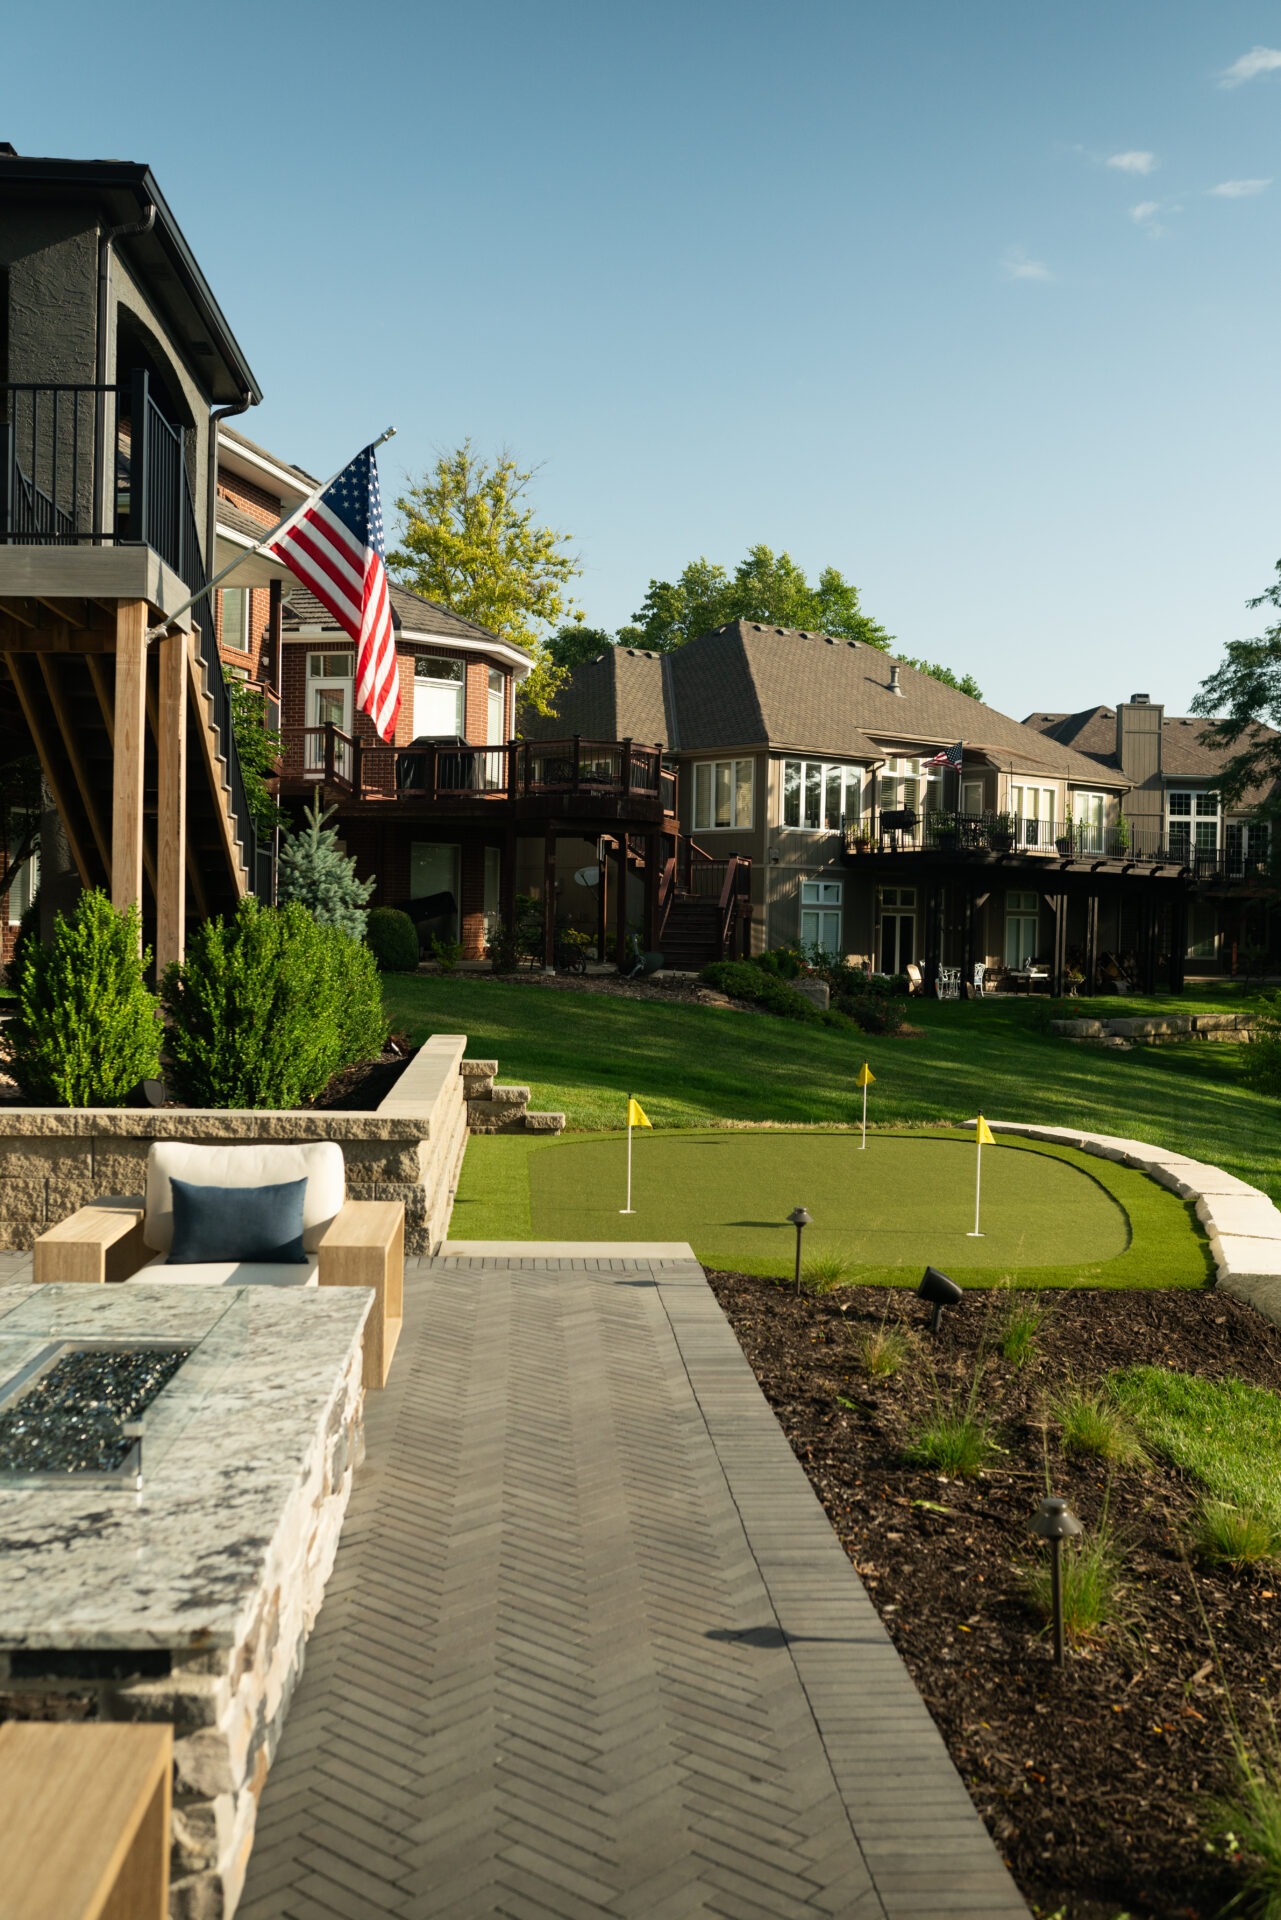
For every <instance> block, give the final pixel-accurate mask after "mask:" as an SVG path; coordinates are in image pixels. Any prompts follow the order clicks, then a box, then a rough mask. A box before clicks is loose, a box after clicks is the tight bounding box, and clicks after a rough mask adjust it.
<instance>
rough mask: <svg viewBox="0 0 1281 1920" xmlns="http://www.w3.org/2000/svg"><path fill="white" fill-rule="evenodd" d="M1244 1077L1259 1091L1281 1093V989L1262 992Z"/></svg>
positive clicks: (1246, 1058) (1246, 1056) (1247, 1049)
mask: <svg viewBox="0 0 1281 1920" xmlns="http://www.w3.org/2000/svg"><path fill="white" fill-rule="evenodd" d="M1245 1077H1246V1079H1247V1081H1248V1082H1249V1083H1250V1085H1251V1086H1252V1087H1254V1088H1256V1089H1257V1090H1258V1092H1259V1093H1271V1094H1281V993H1278V992H1276V991H1275V989H1274V990H1273V991H1272V992H1271V993H1262V994H1260V995H1259V1011H1258V1013H1257V1015H1256V1016H1255V1022H1254V1038H1253V1040H1251V1042H1250V1044H1249V1046H1248V1047H1247V1048H1246V1050H1245Z"/></svg>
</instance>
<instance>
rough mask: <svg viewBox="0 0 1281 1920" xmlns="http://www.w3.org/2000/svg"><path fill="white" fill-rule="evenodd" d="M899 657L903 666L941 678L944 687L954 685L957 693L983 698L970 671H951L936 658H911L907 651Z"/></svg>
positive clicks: (937, 678) (934, 678) (973, 697)
mask: <svg viewBox="0 0 1281 1920" xmlns="http://www.w3.org/2000/svg"><path fill="white" fill-rule="evenodd" d="M899 659H900V660H901V661H902V662H903V665H904V666H905V667H915V668H916V671H917V672H918V673H928V674H929V676H930V679H931V680H941V681H942V682H943V685H944V686H945V687H955V688H956V691H957V692H958V693H968V694H969V696H970V699H971V700H981V699H982V698H983V689H982V687H981V686H980V685H979V683H978V681H977V680H976V679H975V678H974V675H973V674H972V673H953V671H952V669H951V667H945V666H943V665H942V664H941V663H940V662H939V661H937V660H913V658H912V656H911V654H908V653H901V654H900V655H899Z"/></svg>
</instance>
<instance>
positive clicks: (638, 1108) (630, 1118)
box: [627, 1094, 651, 1127]
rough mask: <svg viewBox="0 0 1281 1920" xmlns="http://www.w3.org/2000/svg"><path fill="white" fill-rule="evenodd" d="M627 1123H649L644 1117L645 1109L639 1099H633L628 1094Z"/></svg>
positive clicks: (639, 1125)
mask: <svg viewBox="0 0 1281 1920" xmlns="http://www.w3.org/2000/svg"><path fill="white" fill-rule="evenodd" d="M627 1124H628V1126H629V1127H648V1126H650V1124H651V1123H650V1122H649V1121H648V1120H647V1119H646V1118H645V1109H644V1107H642V1105H641V1103H640V1101H639V1100H633V1099H632V1097H631V1095H630V1094H628V1096H627Z"/></svg>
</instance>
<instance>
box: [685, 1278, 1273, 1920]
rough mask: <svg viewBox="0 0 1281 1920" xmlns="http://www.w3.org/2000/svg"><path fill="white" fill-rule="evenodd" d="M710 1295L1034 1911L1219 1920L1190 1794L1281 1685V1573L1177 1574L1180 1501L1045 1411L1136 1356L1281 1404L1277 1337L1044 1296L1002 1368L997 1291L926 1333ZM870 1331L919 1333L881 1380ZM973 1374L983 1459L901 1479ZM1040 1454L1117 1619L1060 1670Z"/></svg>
mask: <svg viewBox="0 0 1281 1920" xmlns="http://www.w3.org/2000/svg"><path fill="white" fill-rule="evenodd" d="M709 1278H710V1280H711V1283H712V1286H713V1289H714V1290H715V1293H716V1296H717V1298H718V1299H719V1301H720V1303H721V1305H722V1307H723V1308H724V1310H725V1312H726V1314H727V1316H728V1317H729V1320H730V1323H731V1324H732V1326H733V1328H734V1331H735V1333H736V1334H737V1336H738V1339H739V1342H740V1344H741V1346H742V1348H743V1351H744V1353H745V1354H746V1356H747V1358H748V1360H749V1362H750V1364H751V1366H752V1368H753V1370H754V1371H755V1373H756V1377H757V1379H758V1380H759V1381H760V1383H761V1387H762V1390H763V1391H764V1393H765V1395H766V1397H767V1398H768V1400H769V1402H770V1404H771V1406H772V1407H773V1408H774V1411H775V1413H776V1415H777V1416H778V1419H779V1421H780V1423H781V1424H782V1427H783V1430H784V1431H785V1433H786V1434H787V1437H788V1439H789V1440H790V1442H791V1444H792V1447H793V1449H794V1451H795V1452H796V1455H797V1457H798V1458H799V1460H800V1461H801V1463H802V1465H803V1466H804V1467H805V1470H806V1472H807V1473H808V1475H809V1477H810V1480H811V1483H812V1484H813V1487H814V1490H815V1492H816V1493H817V1495H818V1497H819V1499H820V1500H821V1501H822V1503H823V1505H824V1507H825V1508H826V1510H827V1513H828V1516H829V1518H830V1519H831V1522H832V1525H833V1527H834V1528H835V1530H836V1532H837V1534H838V1535H839V1537H840V1540H841V1543H842V1545H843V1546H844V1548H845V1550H846V1552H847V1553H848V1554H849V1556H850V1559H851V1560H852V1561H853V1563H854V1566H855V1567H856V1569H857V1570H858V1572H859V1574H860V1575H861V1577H862V1579H863V1582H864V1584H865V1585H866V1587H867V1589H868V1591H869V1593H870V1594H871V1597H872V1599H873V1602H874V1603H875V1605H876V1607H877V1609H878V1611H879V1612H880V1615H881V1618H882V1619H883V1621H884V1623H885V1626H886V1628H887V1630H888V1631H889V1633H890V1635H891V1636H892V1638H893V1640H894V1643H895V1645H896V1646H897V1647H898V1649H899V1652H900V1653H901V1654H902V1656H903V1658H904V1660H905V1661H906V1663H907V1666H908V1669H909V1671H910V1672H911V1674H912V1677H913V1679H914V1680H915V1682H916V1684H917V1686H918V1687H919V1689H920V1691H921V1694H922V1695H923V1697H924V1699H925V1701H926V1704H927V1705H928V1707H929V1709H930V1712H931V1713H932V1714H933V1716H934V1718H935V1720H936V1722H937V1724H938V1726H939V1728H940V1730H941V1732H942V1734H943V1737H944V1739H945V1740H946V1741H947V1744H948V1747H949V1750H950V1752H951V1754H952V1758H953V1760H954V1761H955V1763H956V1765H957V1768H958V1769H959V1771H960V1773H961V1776H962V1778H963V1779H964V1780H965V1783H966V1785H967V1787H968V1788H969V1791H970V1794H971V1797H972V1798H973V1800H974V1803H975V1805H976V1807H977V1808H978V1810H979V1812H980V1814H981V1815H982V1817H983V1819H984V1821H985V1822H986V1824H987V1826H988V1829H989V1831H990V1832H991V1834H992V1836H993V1838H994V1839H995V1841H996V1843H997V1845H998V1846H999V1847H1000V1849H1001V1851H1002V1853H1003V1855H1004V1856H1005V1858H1006V1859H1007V1860H1008V1861H1009V1864H1010V1866H1011V1868H1012V1870H1013V1872H1014V1874H1015V1876H1016V1878H1017V1880H1018V1882H1019V1885H1020V1887H1021V1888H1022V1890H1023V1893H1024V1896H1025V1898H1027V1900H1028V1901H1029V1903H1030V1904H1031V1905H1032V1908H1033V1911H1034V1912H1035V1913H1037V1914H1044V1915H1047V1916H1048V1915H1056V1916H1062V1920H1118V1916H1122V1915H1124V1916H1126V1917H1127V1920H1211V1916H1214V1915H1217V1914H1218V1913H1219V1912H1220V1910H1221V1908H1222V1907H1223V1905H1224V1903H1225V1902H1226V1901H1227V1900H1228V1899H1230V1898H1231V1896H1232V1895H1233V1894H1234V1893H1235V1892H1237V1891H1238V1890H1239V1887H1240V1880H1239V1877H1238V1875H1237V1874H1236V1873H1235V1872H1234V1870H1233V1868H1232V1866H1231V1864H1230V1863H1229V1862H1228V1861H1227V1860H1226V1859H1225V1858H1224V1857H1223V1855H1222V1853H1221V1852H1219V1853H1213V1852H1210V1851H1207V1849H1206V1846H1205V1840H1206V1835H1207V1832H1208V1826H1209V1823H1208V1819H1207V1814H1206V1802H1207V1799H1208V1798H1209V1797H1210V1796H1212V1795H1214V1794H1217V1793H1223V1792H1226V1791H1228V1790H1229V1789H1230V1788H1231V1786H1232V1784H1233V1776H1232V1767H1231V1754H1230V1733H1229V1726H1228V1716H1229V1713H1230V1712H1231V1713H1232V1714H1234V1715H1235V1716H1236V1718H1237V1720H1238V1721H1239V1723H1240V1724H1241V1726H1242V1728H1243V1730H1244V1731H1245V1732H1246V1734H1247V1736H1249V1735H1250V1734H1251V1733H1262V1732H1266V1728H1267V1716H1268V1714H1269V1711H1270V1709H1271V1708H1272V1706H1273V1705H1274V1703H1276V1701H1277V1699H1278V1694H1279V1693H1281V1568H1276V1569H1273V1570H1271V1571H1269V1570H1267V1569H1261V1568H1254V1569H1249V1570H1246V1571H1243V1572H1240V1573H1232V1572H1229V1571H1225V1570H1211V1569H1209V1568H1207V1567H1204V1566H1201V1565H1197V1566H1196V1567H1195V1568H1191V1567H1190V1566H1189V1564H1188V1562H1187V1559H1186V1558H1185V1554H1184V1552H1183V1551H1182V1550H1181V1542H1182V1541H1183V1540H1184V1539H1185V1538H1186V1522H1187V1520H1188V1517H1189V1515H1190V1512H1191V1509H1192V1508H1193V1506H1194V1504H1195V1501H1196V1498H1197V1493H1198V1489H1197V1487H1196V1486H1195V1484H1194V1483H1193V1482H1191V1481H1190V1480H1189V1478H1188V1477H1187V1476H1185V1475H1183V1474H1181V1473H1180V1472H1179V1471H1178V1470H1177V1469H1175V1468H1173V1467H1170V1466H1168V1465H1166V1464H1164V1463H1161V1462H1159V1461H1154V1462H1152V1463H1151V1464H1149V1465H1146V1466H1144V1467H1142V1468H1126V1469H1118V1468H1107V1467H1105V1466H1103V1465H1102V1464H1101V1463H1099V1462H1096V1461H1078V1462H1072V1461H1068V1460H1067V1459H1065V1458H1064V1456H1063V1454H1062V1453H1061V1451H1060V1449H1059V1447H1058V1444H1057V1439H1056V1435H1055V1432H1054V1429H1053V1427H1052V1426H1050V1427H1049V1428H1048V1430H1047V1428H1046V1426H1045V1424H1044V1421H1043V1417H1042V1409H1043V1405H1044V1402H1045V1399H1046V1397H1047V1395H1048V1394H1050V1393H1053V1392H1054V1391H1055V1390H1057V1389H1058V1388H1060V1387H1062V1386H1063V1385H1065V1384H1067V1383H1068V1382H1069V1381H1072V1382H1075V1383H1076V1384H1077V1385H1079V1386H1089V1385H1092V1384H1095V1383H1100V1382H1102V1380H1103V1379H1104V1378H1105V1376H1106V1375H1107V1374H1108V1373H1109V1372H1110V1371H1111V1370H1112V1369H1113V1368H1117V1367H1125V1366H1132V1365H1136V1364H1145V1365H1156V1366H1170V1367H1175V1368H1179V1369H1181V1370H1184V1371H1186V1372H1189V1373H1197V1374H1200V1375H1202V1376H1203V1377H1206V1378H1209V1379H1221V1378H1226V1377H1229V1376H1235V1377H1236V1378H1238V1379H1241V1380H1245V1381H1248V1382H1250V1383H1252V1384H1254V1385H1256V1386H1262V1387H1267V1388H1270V1389H1274V1390H1277V1391H1281V1328H1278V1327H1276V1326H1273V1325H1272V1324H1271V1323H1270V1322H1268V1321H1265V1320H1263V1319H1262V1318H1261V1317H1260V1316H1259V1315H1258V1314H1257V1313H1255V1312H1254V1310H1253V1309H1252V1308H1250V1307H1247V1306H1244V1305H1242V1304H1240V1303H1239V1302H1236V1301H1233V1300H1231V1299H1229V1298H1228V1297H1227V1296H1226V1295H1221V1294H1216V1293H1187V1292H1172V1293H1159V1292H1142V1293H1116V1292H1097V1293H1096V1292H1086V1291H1082V1292H1078V1293H1055V1294H1054V1295H1052V1296H1047V1306H1046V1319H1045V1322H1044V1325H1043V1328H1042V1331H1041V1334H1040V1338H1039V1342H1038V1346H1037V1349H1036V1352H1035V1354H1034V1355H1033V1357H1032V1358H1031V1359H1030V1360H1029V1361H1028V1362H1027V1363H1025V1364H1024V1365H1023V1366H1022V1367H1017V1366H1014V1365H1012V1364H1011V1363H1010V1362H1008V1361H1006V1360H1004V1359H1003V1358H1002V1357H1001V1355H1000V1352H999V1349H998V1347H997V1334H998V1330H999V1326H1000V1322H1001V1316H1002V1315H1003V1314H1004V1312H1005V1311H1006V1297H1003V1296H1002V1295H1000V1294H993V1293H978V1292H973V1293H969V1294H967V1295H966V1297H965V1299H964V1301H963V1302H962V1304H961V1306H960V1307H958V1308H957V1309H956V1310H955V1311H952V1312H949V1313H947V1314H946V1315H945V1316H944V1322H943V1327H942V1330H941V1333H940V1334H939V1335H938V1336H937V1337H935V1336H931V1335H930V1334H929V1332H928V1330H927V1326H928V1314H927V1310H926V1309H925V1308H924V1307H923V1306H922V1305H921V1304H920V1303H919V1302H918V1301H916V1300H915V1299H914V1298H912V1296H911V1295H910V1294H904V1293H903V1292H901V1291H900V1292H894V1293H889V1292H887V1291H886V1290H885V1289H881V1288H870V1287H849V1288H842V1289H840V1290H839V1291H837V1292H835V1293H831V1294H828V1295H827V1296H825V1297H823V1298H820V1299H811V1298H808V1297H805V1296H802V1297H801V1298H799V1299H798V1298H797V1297H796V1296H795V1295H794V1294H793V1293H792V1291H791V1290H790V1288H789V1287H788V1286H786V1285H778V1284H776V1283H774V1282H773V1281H770V1280H761V1279H756V1278H753V1277H752V1276H750V1275H746V1274H738V1273H712V1274H710V1275H709ZM1023 1297H1026V1296H1023ZM887 1313H888V1316H889V1318H890V1321H891V1322H892V1323H893V1322H895V1321H899V1320H901V1321H902V1323H903V1324H905V1325H907V1326H910V1327H912V1328H913V1329H919V1338H918V1339H917V1343H916V1345H915V1347H914V1349H913V1352H912V1355H911V1358H910V1359H909V1361H908V1363H907V1364H906V1365H905V1366H904V1367H903V1369H902V1370H901V1371H900V1372H899V1373H897V1374H896V1375H894V1376H893V1377H892V1378H890V1379H888V1380H885V1379H881V1380H878V1379H873V1378H872V1377H871V1376H869V1374H868V1373H867V1371H866V1369H865V1367H864V1366H863V1364H862V1360H861V1356H860V1354H859V1350H858V1342H859V1338H860V1336H861V1335H863V1334H866V1333H867V1332H868V1331H870V1330H873V1329H875V1328H876V1327H878V1326H879V1325H881V1323H882V1321H883V1318H884V1317H885V1316H886V1315H887ZM980 1362H981V1363H982V1365H983V1382H982V1388H981V1392H980V1396H979V1398H980V1405H981V1407H982V1410H983V1411H984V1412H985V1413H987V1414H988V1415H989V1416H991V1417H994V1418H995V1419H996V1420H997V1422H998V1423H999V1432H1000V1439H1001V1444H1002V1446H1003V1447H1004V1448H1005V1449H1007V1451H1006V1453H1005V1454H1004V1455H1003V1456H1001V1457H1000V1458H999V1460H998V1464H997V1465H995V1466H993V1467H990V1468H988V1469H985V1470H984V1472H983V1473H982V1474H980V1475H979V1476H978V1477H977V1478H975V1479H972V1480H955V1479H953V1480H949V1479H947V1478H945V1477H943V1476H940V1475H939V1474H937V1473H936V1472H934V1471H933V1470H931V1469H929V1468H921V1467H912V1466H908V1465H906V1464H904V1462H903V1460H902V1449H903V1447H904V1444H905V1443H906V1442H907V1440H908V1439H909V1436H910V1435H911V1434H912V1433H913V1431H914V1430H915V1429H916V1428H917V1427H918V1426H919V1425H920V1423H921V1422H922V1421H923V1419H924V1418H925V1417H926V1416H927V1415H928V1414H929V1413H930V1412H931V1411H933V1410H934V1408H935V1406H936V1405H937V1399H938V1395H939V1394H940V1392H941V1393H943V1394H945V1395H946V1394H948V1393H950V1392H951V1391H953V1390H955V1389H957V1388H960V1389H961V1390H962V1391H964V1390H966V1389H967V1388H968V1386H969V1383H970V1381H971V1380H972V1378H973V1372H974V1368H975V1365H976V1364H978V1363H980ZM842 1402H847V1403H849V1404H844V1405H843V1404H842ZM1047 1459H1048V1463H1049V1475H1050V1480H1051V1487H1052V1491H1053V1492H1054V1493H1056V1494H1059V1495H1062V1496H1063V1497H1064V1498H1066V1499H1067V1501H1068V1502H1069V1504H1070V1506H1071V1507H1072V1509H1073V1511H1074V1512H1075V1513H1076V1514H1077V1515H1078V1516H1079V1518H1080V1519H1081V1520H1082V1522H1083V1523H1084V1524H1085V1526H1086V1528H1087V1529H1088V1528H1089V1527H1091V1526H1092V1525H1094V1524H1097V1522H1098V1521H1099V1520H1100V1518H1101V1517H1103V1516H1104V1515H1105V1511H1106V1516H1107V1517H1108V1518H1109V1519H1110V1521H1111V1523H1112V1524H1113V1526H1114V1527H1115V1528H1116V1530H1117V1532H1118V1533H1119V1536H1120V1540H1121V1544H1122V1546H1123V1549H1124V1561H1125V1579H1126V1595H1125V1599H1126V1610H1127V1618H1126V1621H1125V1624H1124V1626H1123V1627H1121V1628H1120V1629H1119V1630H1113V1631H1112V1632H1110V1633H1108V1634H1106V1635H1104V1636H1103V1637H1102V1638H1100V1639H1099V1640H1098V1641H1097V1643H1095V1644H1093V1645H1086V1646H1081V1647H1079V1648H1077V1649H1076V1650H1075V1651H1071V1652H1069V1655H1068V1662H1067V1666H1066V1669H1065V1670H1064V1672H1063V1673H1062V1674H1060V1673H1058V1672H1057V1671H1056V1669H1055V1668H1054V1665H1053V1662H1052V1658H1051V1651H1050V1647H1049V1644H1048V1638H1047V1636H1046V1635H1045V1634H1044V1633H1043V1631H1042V1630H1041V1627H1040V1623H1039V1621H1038V1620H1037V1619H1036V1618H1035V1617H1034V1616H1033V1614H1032V1613H1031V1612H1030V1611H1029V1607H1028V1604H1027V1602H1026V1600H1025V1598H1024V1596H1023V1592H1022V1587H1021V1581H1020V1575H1019V1567H1020V1566H1021V1565H1022V1566H1026V1565H1027V1564H1028V1563H1030V1562H1031V1561H1032V1560H1033V1559H1034V1558H1035V1556H1036V1554H1037V1552H1038V1551H1039V1548H1038V1543H1037V1542H1036V1540H1035V1538H1034V1536H1033V1535H1032V1533H1031V1530H1030V1524H1029V1523H1030V1519H1031V1517H1032V1515H1033V1514H1034V1513H1035V1511H1036V1508H1037V1504H1038V1501H1039V1500H1040V1499H1041V1497H1042V1496H1043V1495H1044V1493H1045V1492H1046V1491H1047V1487H1046V1462H1047ZM922 1501H928V1502H931V1503H933V1505H932V1506H930V1507H927V1506H922V1505H920V1504H917V1503H919V1502H922ZM936 1508H943V1509H945V1511H943V1512H939V1511H936V1510H935V1509H936ZM1203 1614H1204V1616H1205V1617H1204V1618H1203V1617H1202V1616H1203ZM1207 1621H1208V1625H1209V1630H1207V1624H1206V1623H1207ZM1211 1635H1212V1636H1213V1638H1211ZM921 1817H922V1820H924V1821H928V1819H929V1809H928V1808H926V1807H923V1808H922V1809H921Z"/></svg>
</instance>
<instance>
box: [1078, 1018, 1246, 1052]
mask: <svg viewBox="0 0 1281 1920" xmlns="http://www.w3.org/2000/svg"><path fill="white" fill-rule="evenodd" d="M1050 1031H1051V1032H1052V1033H1061V1034H1063V1035H1064V1036H1065V1037H1066V1038H1067V1039H1069V1040H1142V1041H1146V1042H1147V1043H1148V1045H1150V1046H1160V1045H1161V1044H1162V1043H1163V1042H1164V1041H1170V1040H1229V1041H1240V1040H1249V1039H1251V1038H1252V1037H1253V1034H1254V1016H1253V1014H1249V1013H1165V1014H1134V1015H1121V1016H1118V1017H1117V1018H1116V1019H1114V1020H1051V1022H1050Z"/></svg>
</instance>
